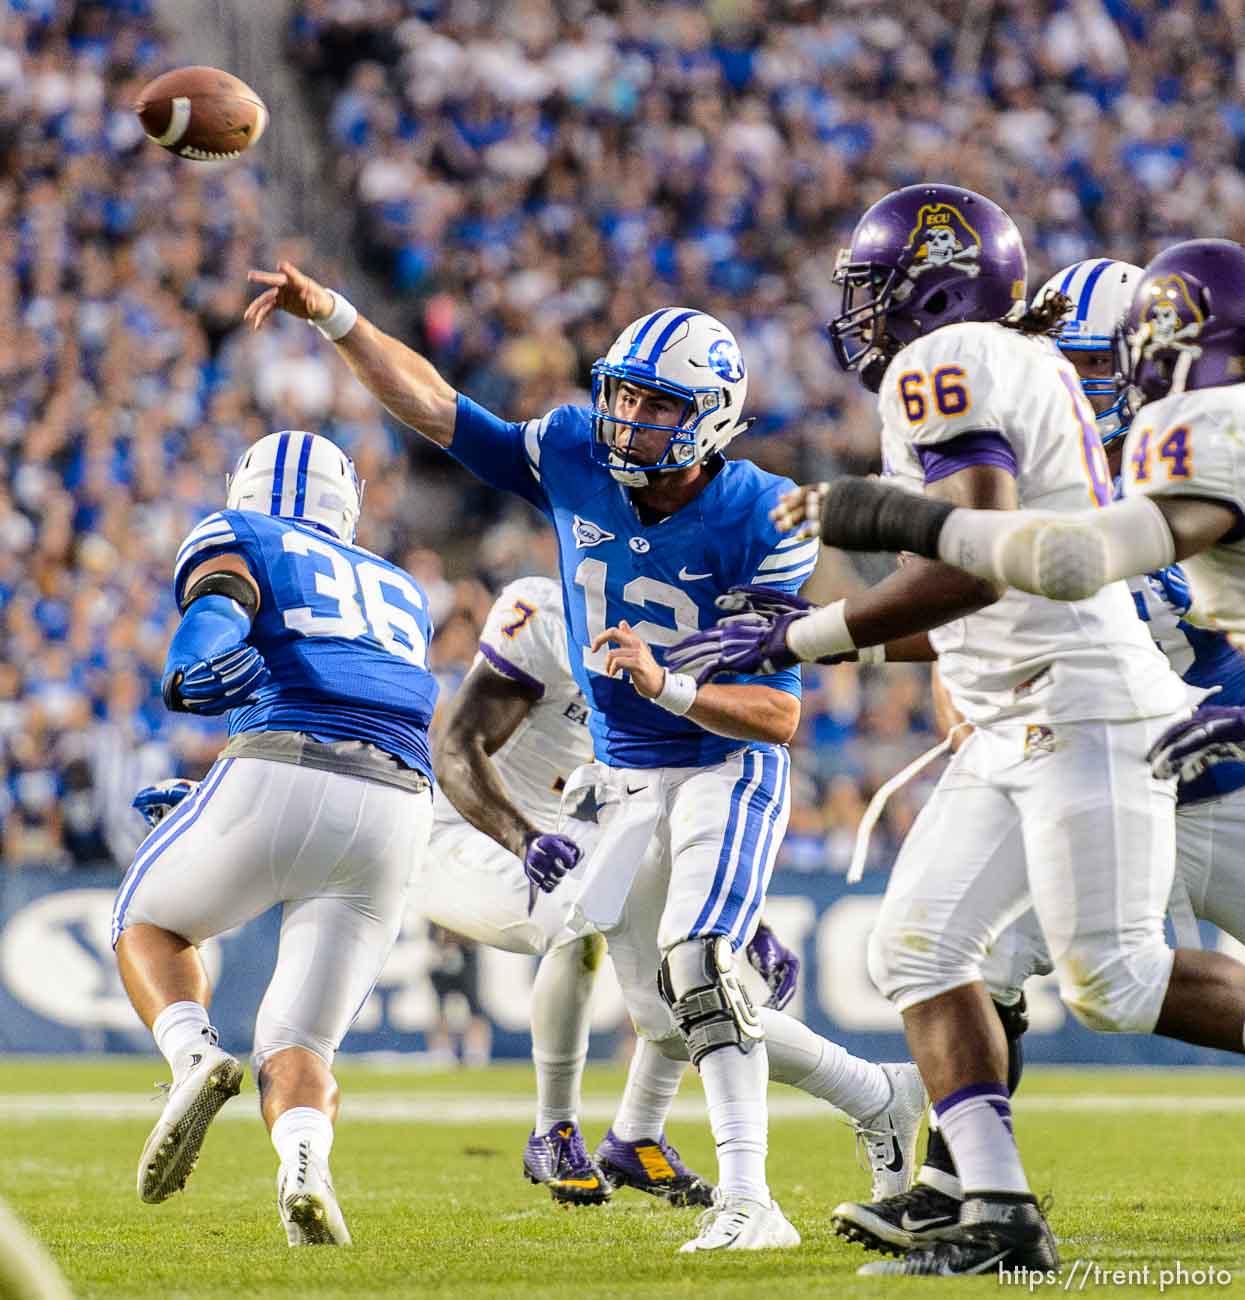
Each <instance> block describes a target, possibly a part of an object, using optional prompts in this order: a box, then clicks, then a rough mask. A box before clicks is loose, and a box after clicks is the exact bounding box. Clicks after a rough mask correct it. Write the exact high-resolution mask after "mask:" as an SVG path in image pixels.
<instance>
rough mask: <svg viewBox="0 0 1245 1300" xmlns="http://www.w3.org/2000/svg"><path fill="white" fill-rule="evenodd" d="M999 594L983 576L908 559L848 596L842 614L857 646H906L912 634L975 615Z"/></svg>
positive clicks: (997, 588)
mask: <svg viewBox="0 0 1245 1300" xmlns="http://www.w3.org/2000/svg"><path fill="white" fill-rule="evenodd" d="M1000 594H1001V592H1000V589H999V586H998V584H996V583H993V582H990V581H989V580H988V579H986V578H975V577H973V575H972V574H971V573H965V572H964V570H963V569H957V568H954V567H953V566H952V565H950V564H943V563H942V561H941V560H924V559H914V560H912V561H910V562H909V563H907V564H905V565H904V566H903V568H901V569H896V571H895V572H894V573H892V574H891V575H890V576H889V577H888V578H884V579H883V580H882V581H881V582H879V583H878V584H877V586H875V587H870V588H868V590H866V591H862V592H858V593H857V594H856V595H854V596H849V597H848V598H847V603H846V604H845V605H844V608H843V614H844V617H845V618H846V620H847V629H848V631H849V632H850V633H851V637H852V640H853V641H854V642H855V643H856V644H857V645H865V646H868V645H881V644H887V645H889V644H890V643H891V642H895V641H903V642H904V643H905V644H907V645H911V644H912V643H911V641H910V638H911V637H912V636H913V635H915V634H917V633H922V632H928V631H929V630H930V629H931V628H935V627H941V626H942V625H943V624H944V623H950V622H953V621H954V620H955V619H957V618H964V617H965V616H966V615H968V614H975V613H976V612H977V611H978V610H979V609H985V608H986V606H988V605H993V604H994V602H995V601H996V600H998V598H999V596H1000ZM888 657H889V655H888Z"/></svg>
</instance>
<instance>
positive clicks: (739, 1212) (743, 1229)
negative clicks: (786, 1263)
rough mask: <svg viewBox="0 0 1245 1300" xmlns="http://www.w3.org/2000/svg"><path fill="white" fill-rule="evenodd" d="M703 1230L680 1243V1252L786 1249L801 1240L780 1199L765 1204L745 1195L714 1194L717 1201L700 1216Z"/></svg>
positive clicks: (714, 1200) (685, 1253)
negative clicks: (784, 1211)
mask: <svg viewBox="0 0 1245 1300" xmlns="http://www.w3.org/2000/svg"><path fill="white" fill-rule="evenodd" d="M699 1226H700V1231H699V1233H697V1235H696V1236H695V1237H693V1238H692V1240H691V1241H685V1242H684V1243H683V1244H682V1245H681V1246H680V1247H679V1254H680V1255H691V1254H694V1253H695V1252H696V1251H701V1250H786V1249H788V1248H789V1247H791V1246H798V1245H799V1244H800V1234H799V1233H798V1232H796V1230H795V1229H794V1228H793V1227H792V1226H791V1224H790V1223H788V1222H787V1216H786V1215H785V1214H783V1212H782V1210H781V1209H779V1207H778V1202H777V1201H771V1202H770V1203H769V1204H768V1205H763V1204H762V1203H761V1202H760V1201H748V1200H745V1199H744V1198H743V1197H741V1196H723V1195H722V1193H721V1192H717V1191H715V1192H714V1194H713V1205H712V1207H711V1208H710V1209H708V1210H706V1211H705V1212H704V1213H703V1214H702V1215H701V1216H700V1225H699Z"/></svg>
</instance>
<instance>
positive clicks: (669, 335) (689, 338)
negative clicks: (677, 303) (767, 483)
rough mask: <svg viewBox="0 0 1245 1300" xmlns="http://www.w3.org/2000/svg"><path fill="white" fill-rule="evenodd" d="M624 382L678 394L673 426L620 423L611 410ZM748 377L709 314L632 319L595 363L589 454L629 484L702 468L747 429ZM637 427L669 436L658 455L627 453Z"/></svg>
mask: <svg viewBox="0 0 1245 1300" xmlns="http://www.w3.org/2000/svg"><path fill="white" fill-rule="evenodd" d="M621 383H629V384H633V385H634V386H636V387H637V388H644V389H650V390H654V391H656V392H660V393H664V394H666V395H667V396H669V397H674V398H676V399H677V400H678V401H679V402H680V403H682V405H681V407H680V412H679V415H678V417H677V419H676V420H675V422H674V423H673V424H669V425H666V424H648V423H645V422H643V421H639V420H624V419H619V418H617V417H616V416H615V415H614V414H613V411H614V399H615V395H616V393H617V392H618V387H619V385H620V384H621ZM747 392H748V376H747V373H746V372H745V370H744V359H743V356H742V354H741V353H740V351H739V345H738V344H737V343H736V342H735V337H734V335H733V334H732V333H731V332H730V330H728V329H727V328H726V326H725V325H723V324H722V322H721V321H720V320H717V319H715V318H714V317H713V316H708V315H706V314H705V313H704V312H703V311H693V310H692V309H691V308H690V307H663V308H662V309H661V310H660V311H654V312H649V313H648V315H647V316H641V317H640V318H639V320H634V321H632V322H631V324H630V325H628V326H627V328H626V329H625V330H623V332H622V333H621V334H620V335H619V336H618V337H617V338H616V339H615V340H614V343H613V346H612V347H611V348H610V350H609V351H608V352H607V353H606V354H605V356H604V357H602V358H601V360H600V361H598V362H597V363H596V364H595V365H594V366H593V367H592V408H593V432H594V434H595V438H594V441H593V457H594V459H595V460H596V461H597V462H598V463H599V464H604V465H608V466H609V469H610V473H611V474H613V476H614V477H615V478H616V479H617V480H618V481H619V482H620V483H625V484H627V486H629V487H641V486H643V485H644V484H645V483H646V482H648V478H649V475H650V474H660V473H663V472H668V471H670V470H676V469H688V468H690V467H691V466H693V465H699V464H700V463H701V462H702V461H703V460H705V459H706V458H707V457H708V456H710V455H712V454H713V453H714V452H717V451H721V450H722V448H723V447H725V446H726V444H727V443H728V442H730V440H731V439H732V438H733V437H735V435H736V434H738V433H742V432H743V430H744V428H745V427H746V426H745V424H744V421H743V406H744V398H745V397H746V395H747ZM637 429H658V430H660V431H662V432H664V433H668V434H669V437H668V438H667V440H666V443H665V446H664V447H663V448H662V450H661V451H660V452H659V453H658V454H657V455H656V456H651V457H640V456H638V455H637V454H636V453H635V452H633V450H632V442H633V440H634V437H635V432H636V430H637Z"/></svg>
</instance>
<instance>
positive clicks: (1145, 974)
mask: <svg viewBox="0 0 1245 1300" xmlns="http://www.w3.org/2000/svg"><path fill="white" fill-rule="evenodd" d="M1089 955H1090V956H1092V955H1096V954H1089ZM1173 956H1174V954H1173V952H1172V950H1171V949H1170V948H1169V947H1168V946H1167V944H1166V943H1165V942H1163V940H1162V939H1155V940H1154V941H1153V942H1150V943H1146V944H1137V945H1136V946H1134V947H1132V948H1116V949H1115V950H1114V951H1111V952H1110V953H1109V954H1108V955H1107V956H1106V958H1105V960H1099V961H1097V962H1091V961H1090V960H1087V959H1086V958H1087V954H1085V953H1081V954H1079V955H1078V954H1077V953H1070V954H1068V955H1067V956H1066V957H1064V958H1062V959H1061V960H1060V961H1059V962H1058V963H1057V964H1056V970H1057V972H1058V975H1059V996H1060V998H1061V999H1062V1000H1063V1004H1064V1006H1066V1007H1067V1008H1068V1010H1069V1011H1071V1012H1072V1014H1073V1015H1074V1016H1075V1017H1076V1018H1077V1019H1078V1020H1079V1021H1080V1022H1081V1024H1083V1025H1085V1026H1086V1027H1087V1028H1089V1029H1099V1030H1105V1031H1106V1032H1107V1033H1115V1034H1149V1033H1153V1031H1154V1026H1155V1024H1156V1023H1157V1022H1158V1018H1159V1012H1160V1011H1161V1010H1162V1009H1163V1000H1164V998H1166V996H1167V984H1168V981H1169V980H1170V979H1171V973H1172V959H1173Z"/></svg>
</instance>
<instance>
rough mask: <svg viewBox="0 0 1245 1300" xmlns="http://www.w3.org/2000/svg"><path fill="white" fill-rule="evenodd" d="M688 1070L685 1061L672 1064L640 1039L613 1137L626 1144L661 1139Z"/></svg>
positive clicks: (620, 1104) (619, 1107)
mask: <svg viewBox="0 0 1245 1300" xmlns="http://www.w3.org/2000/svg"><path fill="white" fill-rule="evenodd" d="M686 1069H687V1062H686V1061H672V1060H670V1059H669V1057H666V1056H663V1055H662V1054H661V1052H659V1051H658V1050H657V1047H656V1045H655V1044H653V1043H651V1042H649V1040H648V1039H647V1038H637V1039H636V1044H635V1055H634V1056H632V1058H631V1068H630V1069H629V1070H628V1071H627V1086H626V1087H625V1088H624V1089H623V1095H622V1101H620V1102H619V1103H618V1114H617V1115H615V1116H614V1123H613V1130H614V1136H615V1137H617V1138H621V1139H622V1140H623V1141H624V1142H639V1141H640V1140H641V1139H642V1138H650V1139H655V1138H659V1137H661V1135H662V1134H663V1133H664V1132H665V1131H666V1116H667V1115H669V1113H670V1104H671V1102H673V1101H674V1095H675V1093H677V1092H678V1091H679V1084H680V1082H681V1081H682V1079H683V1071H684V1070H686Z"/></svg>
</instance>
